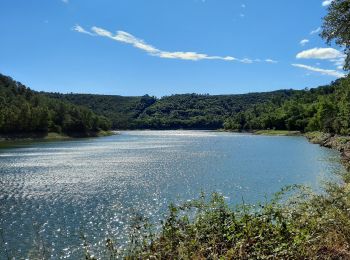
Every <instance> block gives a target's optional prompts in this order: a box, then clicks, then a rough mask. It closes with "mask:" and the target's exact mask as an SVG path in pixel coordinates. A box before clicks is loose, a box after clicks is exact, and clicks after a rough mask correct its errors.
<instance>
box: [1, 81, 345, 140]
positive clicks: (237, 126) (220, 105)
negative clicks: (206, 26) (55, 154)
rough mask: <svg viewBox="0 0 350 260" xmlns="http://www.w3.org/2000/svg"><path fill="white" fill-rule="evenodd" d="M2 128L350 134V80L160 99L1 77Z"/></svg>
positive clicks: (6, 130) (7, 130)
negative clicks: (66, 90)
mask: <svg viewBox="0 0 350 260" xmlns="http://www.w3.org/2000/svg"><path fill="white" fill-rule="evenodd" d="M0 97H1V99H0V132H1V133H3V134H5V133H23V132H24V133H29V132H44V133H45V132H63V133H67V134H69V133H74V132H78V133H79V132H80V133H81V132H89V131H98V130H99V129H103V130H106V129H109V128H110V127H112V128H114V129H180V128H183V129H220V128H225V129H227V130H238V131H242V130H246V131H250V130H260V129H276V130H298V131H302V132H306V131H323V132H330V133H338V134H349V129H350V117H349V115H350V79H349V77H347V78H343V79H339V80H337V81H335V82H333V83H332V84H330V85H327V86H321V87H318V88H314V89H310V90H278V91H273V92H263V93H249V94H242V95H214V96H211V95H199V94H182V95H172V96H166V97H163V98H160V99H157V98H155V97H151V96H148V95H145V96H142V97H122V96H112V95H92V94H60V93H44V92H41V93H38V92H34V91H32V90H30V89H29V88H26V87H25V86H24V85H22V84H21V83H19V82H16V81H14V80H12V79H11V78H9V77H6V76H3V75H0Z"/></svg>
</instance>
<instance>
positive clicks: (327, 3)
mask: <svg viewBox="0 0 350 260" xmlns="http://www.w3.org/2000/svg"><path fill="white" fill-rule="evenodd" d="M332 2H333V0H325V1H323V2H322V6H329V5H330V4H331V3H332Z"/></svg>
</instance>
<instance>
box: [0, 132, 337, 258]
mask: <svg viewBox="0 0 350 260" xmlns="http://www.w3.org/2000/svg"><path fill="white" fill-rule="evenodd" d="M331 157H333V158H338V154H337V153H336V152H335V151H332V150H328V149H325V148H321V147H319V146H317V145H311V144H309V143H308V142H307V141H306V140H305V139H304V138H303V137H267V136H253V135H241V134H231V133H218V132H211V131H126V132H123V133H122V135H117V136H110V137H104V138H96V139H82V140H74V141H65V142H43V143H31V144H30V143H28V144H26V145H21V146H19V147H12V148H4V149H0V210H1V211H0V227H1V228H3V229H4V234H3V235H4V237H5V240H6V241H7V242H8V244H7V248H8V249H11V250H14V251H13V252H14V253H15V255H16V256H18V257H21V256H26V255H27V254H28V251H29V250H30V249H31V248H33V244H35V241H36V240H37V238H38V237H41V238H43V239H44V241H49V244H48V245H47V248H50V250H51V254H52V256H53V257H52V258H53V259H58V258H64V257H67V258H73V259H74V258H76V257H80V256H81V252H80V251H78V252H77V251H76V250H77V248H78V247H79V244H81V240H80V239H79V237H80V235H81V233H84V234H85V235H86V236H87V239H88V240H89V241H90V242H92V244H94V246H95V247H98V246H103V244H104V238H105V237H107V236H108V237H114V238H118V239H119V242H120V243H121V244H122V242H123V241H125V235H126V233H127V227H128V225H127V224H126V223H128V221H129V218H130V216H131V215H133V214H135V212H137V213H141V214H142V215H144V216H147V217H149V218H151V219H152V220H154V221H156V222H157V221H158V219H159V218H161V216H162V214H163V213H164V210H165V209H166V205H168V203H169V202H171V201H178V200H187V199H191V198H195V197H197V196H198V194H199V193H200V191H205V192H207V193H210V192H212V191H218V192H221V193H222V194H224V195H225V196H226V197H227V199H228V200H229V202H231V203H235V201H238V202H239V201H241V198H242V196H243V197H244V198H245V201H248V202H254V201H257V200H262V199H264V196H265V195H267V196H269V195H271V194H272V193H274V192H276V191H278V190H279V189H280V188H281V187H282V186H284V185H286V184H293V183H306V184H308V185H311V186H313V187H316V185H317V182H318V181H319V180H320V178H322V177H323V176H325V175H327V174H329V173H330V172H332V171H333V170H334V169H340V168H341V166H340V164H339V163H338V162H337V161H335V160H329V158H331ZM0 254H1V253H0ZM74 256H75V257H74ZM1 257H3V256H2V255H0V259H2V258H1Z"/></svg>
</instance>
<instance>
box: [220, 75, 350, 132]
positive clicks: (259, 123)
mask: <svg viewBox="0 0 350 260" xmlns="http://www.w3.org/2000/svg"><path fill="white" fill-rule="evenodd" d="M224 126H225V128H226V129H235V130H253V129H254V130H256V129H278V130H299V131H302V132H307V131H322V132H329V133H336V134H343V135H347V134H349V133H350V79H349V77H346V78H343V79H339V80H337V81H335V82H333V83H332V84H330V85H329V86H324V87H319V88H315V89H311V90H305V91H301V92H299V93H297V94H296V95H294V96H293V97H292V98H290V99H288V100H283V99H280V100H276V99H272V100H270V101H269V102H266V103H261V104H258V105H253V106H251V107H249V108H248V109H247V110H245V111H241V112H239V113H237V114H236V115H234V116H233V117H230V118H228V119H227V120H226V121H225V124H224Z"/></svg>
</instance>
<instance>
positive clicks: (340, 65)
mask: <svg viewBox="0 0 350 260" xmlns="http://www.w3.org/2000/svg"><path fill="white" fill-rule="evenodd" d="M331 62H333V63H334V65H335V66H336V67H337V69H338V70H341V69H343V68H344V65H345V57H342V58H339V59H332V60H331Z"/></svg>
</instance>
